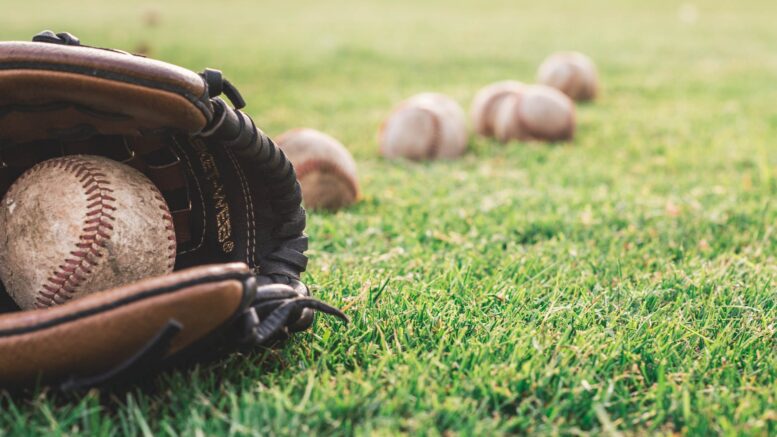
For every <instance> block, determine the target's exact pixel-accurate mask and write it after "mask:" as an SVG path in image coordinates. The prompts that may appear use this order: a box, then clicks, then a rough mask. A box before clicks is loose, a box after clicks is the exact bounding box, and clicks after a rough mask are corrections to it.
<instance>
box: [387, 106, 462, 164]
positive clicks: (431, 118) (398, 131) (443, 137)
mask: <svg viewBox="0 0 777 437" xmlns="http://www.w3.org/2000/svg"><path fill="white" fill-rule="evenodd" d="M468 140H469V139H468V133H467V120H466V116H465V115H464V111H463V110H462V109H461V106H459V104H458V103H456V101H454V100H453V99H451V98H450V97H448V96H446V95H443V94H438V93H422V94H418V95H416V96H414V97H411V98H409V99H407V100H405V101H404V102H402V103H400V104H399V105H398V106H397V107H395V108H394V110H393V112H392V113H391V114H390V115H389V116H388V118H387V119H386V120H385V121H384V122H383V125H382V126H381V128H380V131H379V132H378V142H379V143H380V151H381V153H382V154H383V156H385V157H387V158H407V159H412V160H424V159H439V158H443V159H450V158H455V157H458V156H460V155H461V154H463V153H464V152H465V151H466V149H467V142H468Z"/></svg>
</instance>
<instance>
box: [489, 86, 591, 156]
mask: <svg viewBox="0 0 777 437" xmlns="http://www.w3.org/2000/svg"><path fill="white" fill-rule="evenodd" d="M493 116H494V117H493V121H492V123H493V127H494V128H493V129H494V138H496V139H497V140H498V141H500V142H503V143H505V142H508V141H511V140H519V141H548V142H553V141H567V140H571V139H572V138H573V137H574V134H575V124H576V121H575V117H576V116H575V104H574V103H573V102H572V100H570V99H569V97H567V96H566V95H564V94H563V93H562V92H560V91H558V90H557V89H555V88H551V87H548V86H545V85H530V86H526V87H525V88H523V90H521V91H520V92H517V93H512V94H510V95H508V96H507V97H505V98H503V99H502V100H501V101H500V102H499V103H498V104H497V105H496V108H495V109H494V113H493Z"/></svg>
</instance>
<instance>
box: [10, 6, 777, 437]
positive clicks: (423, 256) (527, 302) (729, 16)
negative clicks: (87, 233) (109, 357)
mask: <svg viewBox="0 0 777 437" xmlns="http://www.w3.org/2000/svg"><path fill="white" fill-rule="evenodd" d="M518 3H519V2H514V1H509V0H504V1H489V2H475V1H473V2H469V3H467V4H462V2H451V1H443V0H435V1H428V2H413V1H409V0H402V1H394V2H372V1H371V2H366V1H356V0H354V1H344V0H343V1H340V0H337V1H327V2H317V1H312V0H311V1H304V2H283V1H272V2H254V1H250V0H231V1H225V2H215V1H211V2H204V1H203V2H199V1H198V2H192V1H186V2H184V1H183V0H178V1H175V2H164V4H162V5H159V6H152V5H151V3H147V2H123V3H119V4H116V5H109V4H108V2H103V1H97V0H89V1H79V2H77V3H75V4H74V3H72V2H70V3H68V2H65V3H53V2H50V1H42V0H34V1H33V0H31V1H25V2H14V5H12V6H11V7H9V6H6V8H5V9H6V11H7V13H5V14H3V15H2V16H0V39H3V40H6V39H27V38H28V37H29V36H30V35H31V34H32V33H34V32H37V31H38V30H41V29H42V28H46V27H51V28H55V30H65V29H66V30H69V31H71V32H74V33H77V34H79V36H80V37H81V38H82V39H83V40H84V41H86V42H88V43H92V44H96V45H103V46H115V47H123V48H127V49H130V50H133V49H136V48H140V47H142V46H146V47H147V48H149V49H150V54H151V55H152V56H154V57H158V58H161V59H164V60H168V61H171V62H175V63H179V64H183V65H185V66H187V67H190V68H192V69H195V70H200V69H202V68H204V67H206V66H211V67H218V68H222V69H223V70H224V71H225V72H226V73H227V75H228V77H230V78H231V79H232V81H233V82H234V83H236V84H237V85H238V86H239V87H240V89H241V90H242V92H243V94H244V95H245V97H246V100H247V101H248V102H249V106H248V108H247V111H248V112H249V113H251V114H252V115H253V116H254V117H255V119H256V121H257V123H258V124H259V125H260V126H262V127H263V129H264V130H266V131H267V132H268V133H270V134H272V135H277V134H279V133H281V132H282V131H283V130H285V129H287V128H291V127H296V126H309V127H314V128H318V129H321V130H324V131H326V132H328V133H331V134H332V135H335V136H337V137H339V138H340V139H341V140H342V141H343V142H344V143H345V144H346V145H347V146H348V147H349V148H350V149H351V150H352V151H353V153H354V154H355V156H356V158H357V160H358V161H359V164H360V173H361V174H360V176H361V182H362V184H363V191H364V199H363V201H362V202H361V203H360V204H359V205H358V206H356V207H354V208H351V209H349V210H347V211H344V212H341V213H338V214H319V213H314V214H311V215H310V219H309V227H308V233H309V234H310V236H311V242H312V247H311V250H310V252H309V255H310V258H311V263H310V268H309V271H308V273H307V274H306V276H305V278H306V280H307V281H308V283H309V284H310V285H311V286H312V288H313V290H314V291H315V293H316V294H317V295H318V296H320V297H321V298H323V299H325V300H328V301H330V302H333V303H335V304H337V305H340V306H342V307H345V308H346V309H347V312H348V314H349V315H350V317H351V318H352V320H353V322H352V323H351V324H350V325H349V326H347V327H346V326H342V325H340V324H338V323H336V322H335V321H332V320H330V319H326V318H320V319H319V320H318V321H317V323H316V325H315V327H314V329H313V330H312V331H310V332H309V333H304V334H301V335H298V336H297V337H296V339H295V340H294V341H292V342H291V343H290V344H289V345H288V346H287V347H286V348H285V349H283V350H280V351H270V352H257V353H256V354H251V355H247V356H232V357H230V358H227V359H225V360H224V361H221V362H219V363H217V364H215V365H212V366H207V367H201V368H198V369H195V370H193V371H188V372H182V373H173V374H167V375H163V376H161V377H159V378H158V380H157V381H155V382H154V385H155V386H156V390H154V391H140V390H132V391H130V392H129V393H114V394H108V395H106V397H107V399H102V400H101V399H100V396H99V395H98V394H97V393H90V394H88V395H87V396H84V397H79V398H70V399H69V398H63V397H61V396H57V395H54V394H52V393H50V392H47V391H39V392H35V393H32V394H29V395H26V396H15V397H10V396H7V395H6V396H3V397H2V400H0V406H1V407H2V413H0V434H4V433H6V434H9V435H12V434H28V433H32V432H41V433H43V432H45V433H54V434H76V433H79V432H87V433H90V434H95V435H99V434H115V433H128V434H141V433H142V434H149V435H150V434H157V435H166V434H171V435H172V434H178V433H180V434H187V435H190V434H196V433H202V434H225V433H229V434H237V435H240V434H295V433H310V432H317V433H337V434H352V433H356V434H368V433H373V434H395V433H411V434H415V433H422V434H438V433H445V432H447V431H452V432H459V433H461V434H463V435H466V434H480V435H484V434H501V433H540V434H548V433H558V434H579V433H587V432H590V433H595V434H598V433H615V432H619V431H621V432H631V433H636V434H642V433H654V432H655V433H672V432H684V433H689V434H708V433H722V434H752V435H769V434H772V435H774V433H777V407H775V405H777V381H776V377H777V333H776V332H777V306H776V305H775V300H777V297H776V296H777V292H776V291H775V289H776V288H775V285H776V284H775V279H777V266H775V253H777V228H776V227H775V223H776V221H775V220H777V202H775V201H773V197H774V195H775V192H776V191H777V179H775V178H776V177H777V103H776V102H777V86H775V78H777V51H776V50H775V47H777V26H774V16H775V14H777V4H776V3H775V2H773V1H770V0H761V1H755V0H754V1H739V2H728V1H724V0H716V1H705V2H699V3H698V4H697V5H696V6H697V11H698V17H697V18H698V19H697V21H696V22H695V23H689V22H687V21H688V20H687V19H688V17H690V16H692V15H693V14H689V13H688V11H689V10H692V9H693V8H692V7H690V6H685V7H684V8H685V9H684V10H685V12H684V13H679V11H680V8H679V7H678V5H677V3H676V2H672V1H652V2H641V3H644V4H637V2H621V1H615V0H612V1H599V0H597V1H586V2H575V3H579V4H572V3H573V2H561V1H545V2H521V3H525V4H518ZM149 11H151V12H149ZM691 12H692V11H691ZM149 14H151V15H153V16H156V18H158V24H157V25H156V26H153V27H149V26H148V25H147V24H144V23H145V22H146V21H148V19H147V17H148V16H149ZM144 17H146V18H144ZM681 17H685V21H683V19H681ZM691 18H692V17H691ZM152 21H153V20H152ZM569 48H573V49H579V50H582V51H585V52H587V53H588V54H590V55H591V56H592V57H593V58H594V59H595V60H596V61H597V62H598V64H599V67H600V70H601V76H602V81H603V86H604V93H603V95H602V98H601V100H599V101H598V102H596V103H594V104H592V105H585V106H581V107H579V112H578V118H579V130H578V135H577V138H576V140H575V141H574V143H572V144H563V145H551V146H548V145H539V144H522V143H513V144H509V145H507V146H500V145H498V144H495V143H493V142H491V141H488V140H482V139H475V140H473V141H472V143H471V146H472V147H471V149H472V151H471V152H470V153H469V154H468V155H467V156H465V157H464V158H463V159H461V160H459V161H455V162H439V163H432V164H413V163H403V162H386V161H384V160H382V159H380V158H378V157H377V153H376V150H377V147H376V144H375V132H376V129H377V126H378V124H379V123H380V121H381V119H382V117H383V116H384V115H385V114H386V113H387V112H388V111H389V109H390V108H391V106H392V105H393V104H394V103H396V102H397V101H398V100H399V99H401V98H404V97H407V96H409V95H411V94H413V93H416V92H421V91H426V90H434V91H440V92H445V93H448V94H450V95H451V96H453V97H454V98H455V99H457V100H458V101H459V102H460V103H461V104H462V105H465V106H468V105H469V101H470V99H471V98H472V96H473V95H474V93H475V92H476V90H477V89H478V88H479V87H480V86H483V85H486V84H488V83H489V82H492V81H495V80H502V79H508V78H509V79H518V80H524V81H531V80H532V79H533V77H534V72H535V68H536V66H537V65H538V64H539V63H540V62H541V60H542V58H543V57H544V56H545V55H546V54H548V53H550V52H551V51H553V50H556V49H569Z"/></svg>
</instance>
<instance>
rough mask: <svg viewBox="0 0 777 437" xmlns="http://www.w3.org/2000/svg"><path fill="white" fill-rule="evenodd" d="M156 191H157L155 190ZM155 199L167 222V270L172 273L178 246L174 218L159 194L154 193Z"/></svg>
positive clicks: (163, 218)
mask: <svg viewBox="0 0 777 437" xmlns="http://www.w3.org/2000/svg"><path fill="white" fill-rule="evenodd" d="M155 191H156V190H155ZM154 199H156V200H157V201H158V202H159V205H158V206H159V209H160V210H162V220H164V222H165V231H167V243H168V246H167V250H168V252H169V253H168V254H167V270H168V271H170V270H172V269H173V267H175V257H176V246H175V225H173V216H172V214H170V208H168V206H167V202H165V199H164V198H162V196H161V195H160V194H159V193H154Z"/></svg>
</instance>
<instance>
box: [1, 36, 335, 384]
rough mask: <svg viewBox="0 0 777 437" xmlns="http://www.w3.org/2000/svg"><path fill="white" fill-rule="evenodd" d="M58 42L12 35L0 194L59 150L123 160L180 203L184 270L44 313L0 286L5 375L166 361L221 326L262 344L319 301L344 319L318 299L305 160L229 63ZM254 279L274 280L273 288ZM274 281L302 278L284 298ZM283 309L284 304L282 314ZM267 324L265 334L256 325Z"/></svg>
mask: <svg viewBox="0 0 777 437" xmlns="http://www.w3.org/2000/svg"><path fill="white" fill-rule="evenodd" d="M58 36H59V34H53V33H49V35H48V37H47V39H51V40H54V41H56V40H57V37H58ZM65 40H67V38H65V39H63V40H60V41H59V42H60V43H61V42H66V41H65ZM60 43H51V42H36V43H16V42H14V43H0V164H2V165H0V196H2V195H3V194H5V192H6V191H7V190H8V188H9V187H10V186H11V184H12V183H13V181H14V180H16V178H18V177H19V176H20V175H21V174H23V172H24V171H25V170H27V169H29V168H30V167H32V166H34V165H35V164H36V163H39V162H42V161H44V160H47V159H51V158H54V157H59V156H68V155H74V154H88V155H99V156H104V157H107V158H110V159H113V160H116V161H119V162H122V163H125V164H127V165H129V166H131V167H133V168H135V169H137V170H139V171H141V172H142V173H143V174H145V175H146V176H147V177H148V178H149V179H150V180H151V181H152V182H153V183H154V184H155V185H156V187H157V188H159V191H160V192H161V194H162V196H163V197H164V200H165V201H166V203H167V205H168V207H169V209H170V213H171V215H172V219H173V222H174V226H175V234H176V242H177V253H176V259H175V270H176V272H174V273H172V274H171V275H170V276H163V277H161V278H156V279H151V280H143V281H141V282H139V283H135V284H129V285H127V286H124V287H120V288H118V289H114V290H108V291H102V292H97V293H96V294H94V295H92V296H88V297H85V298H83V299H79V300H74V301H72V302H69V303H67V304H65V305H63V306H61V307H54V308H50V309H44V310H36V311H25V312H20V311H19V310H18V308H15V307H14V306H13V305H9V303H8V302H7V300H3V299H1V298H0V314H2V315H0V388H2V387H4V386H8V385H25V384H28V383H29V382H31V381H32V379H33V378H34V377H35V376H34V375H38V374H41V375H43V377H44V379H45V380H47V381H61V380H63V379H66V378H72V377H76V378H78V377H85V378H80V380H81V382H84V381H95V380H96V379H95V378H94V377H98V378H97V379H100V378H99V377H101V376H102V375H105V374H113V373H112V371H113V370H115V369H122V368H125V367H126V366H127V365H128V366H130V367H132V366H133V365H134V364H133V363H136V362H135V361H134V360H133V359H132V358H130V357H135V356H138V355H136V354H140V356H147V355H148V356H149V357H151V358H154V357H156V355H157V354H158V351H159V350H162V351H163V352H164V354H165V357H169V358H170V359H169V360H167V361H169V362H173V361H177V360H176V358H178V357H180V356H197V355H198V354H199V353H201V352H202V351H203V349H205V350H211V349H212V348H211V346H212V345H211V344H210V343H211V340H210V339H211V338H217V339H218V341H217V342H216V343H218V346H219V348H222V347H223V348H224V349H225V350H229V349H230V348H233V347H235V346H236V345H237V344H238V343H240V342H242V341H247V340H246V338H248V339H249V340H250V339H251V338H254V339H264V340H255V341H257V342H260V343H261V342H263V341H265V340H268V339H271V338H276V337H277V336H276V335H275V334H278V336H280V337H283V336H284V335H288V334H289V333H291V332H295V331H299V330H302V329H306V328H308V327H309V326H310V325H311V323H312V320H313V318H312V315H313V309H314V308H315V309H319V310H321V309H322V308H324V309H326V310H327V312H329V313H330V314H338V317H341V318H343V319H345V316H344V315H342V314H341V313H338V312H337V310H335V309H332V308H331V307H328V306H326V305H324V304H322V303H320V302H314V299H310V298H308V297H307V296H309V291H308V289H307V287H306V286H305V285H304V284H303V283H302V282H301V281H300V273H301V272H303V271H304V270H305V268H306V265H307V257H306V256H305V255H304V252H305V250H306V249H307V237H306V236H305V235H304V234H303V231H304V228H305V211H304V209H303V208H302V205H301V201H302V199H301V190H300V186H299V183H298V182H297V178H296V174H295V171H294V168H293V166H292V164H291V162H289V160H288V159H287V158H286V156H285V155H284V154H283V153H282V152H281V151H280V150H279V149H278V147H277V146H276V145H275V144H274V143H273V142H272V140H270V138H268V137H267V136H266V135H265V134H264V133H263V132H262V131H261V130H259V129H258V128H257V127H256V126H255V125H254V122H253V121H252V120H251V118H250V117H249V116H247V115H246V114H244V113H243V112H241V111H240V110H239V109H237V108H239V107H242V104H243V102H242V98H241V97H240V96H239V93H237V91H236V89H235V88H234V87H233V86H232V85H231V84H230V83H229V82H228V81H226V80H225V79H224V78H223V77H222V76H221V74H220V73H219V72H217V71H215V70H207V71H206V72H204V73H203V74H202V75H200V74H196V73H193V72H191V71H188V70H185V69H182V68H180V67H176V66H172V65H170V64H166V63H164V62H159V61H153V60H150V59H145V58H141V57H137V56H132V55H129V54H126V53H122V52H116V51H111V50H104V49H97V48H91V47H84V46H67V45H62V44H60ZM222 92H223V94H224V95H225V96H226V97H227V98H228V99H229V100H230V101H231V102H232V103H233V105H234V106H235V107H232V106H229V105H228V104H227V102H226V101H224V100H222V99H221V98H219V97H218V96H219V95H220V94H221V93H222ZM0 250H2V248H0ZM235 263H238V264H235ZM200 266H209V267H204V268H202V267H200ZM192 267H194V270H187V269H189V268H192ZM248 284H253V285H248ZM257 284H258V285H262V286H270V289H265V291H264V293H263V294H262V293H260V292H259V291H257V289H256V285H257ZM273 284H287V285H289V286H290V287H292V288H291V289H285V290H286V292H284V293H286V294H283V293H281V295H277V293H275V292H273V291H272V290H273V289H272V285H273ZM246 289H251V291H249V292H247V291H246ZM268 290H269V291H268ZM289 290H292V291H291V294H288V292H289ZM0 293H4V291H3V289H2V287H0ZM257 296H259V297H257ZM254 298H256V299H254ZM252 299H254V300H255V301H254V302H251V301H252ZM257 300H258V301H257ZM253 305H261V306H262V308H264V310H263V311H264V312H263V313H262V314H263V316H262V318H258V317H256V314H255V313H254V314H253V318H252V317H251V315H252V310H253ZM268 305H269V306H268ZM284 305H285V307H284ZM282 307H283V308H286V310H284V311H285V312H283V313H282V314H283V317H280V316H276V317H271V315H273V312H272V308H282ZM268 308H270V310H269V312H267V311H268ZM290 308H293V310H289V309H290ZM172 320H175V324H176V326H177V324H180V325H182V328H181V329H182V330H181V331H180V332H179V333H175V332H173V333H172V335H171V336H170V337H169V338H172V344H171V345H170V348H169V349H167V348H165V347H161V348H154V353H149V354H147V355H146V352H145V351H146V350H147V348H146V346H147V345H148V344H149V342H153V340H154V338H156V335H157V334H158V333H160V330H161V329H162V328H163V327H165V326H166V325H165V324H167V326H169V324H170V322H171V321H172ZM268 321H269V322H268ZM268 323H269V324H268ZM222 325H224V326H222ZM260 325H261V326H260ZM255 328H256V331H255V332H260V331H261V333H262V336H254V337H251V336H250V335H249V336H248V337H245V335H246V334H247V333H248V334H250V333H251V332H252V330H254V329H255ZM259 328H261V330H259ZM165 338H168V337H165ZM169 338H168V339H169ZM261 344H263V343H261ZM160 345H162V346H166V345H164V344H162V343H160ZM178 352H180V353H178ZM160 364H166V363H160ZM135 367H137V366H135ZM140 367H143V366H140ZM89 384H90V383H87V385H89Z"/></svg>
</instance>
